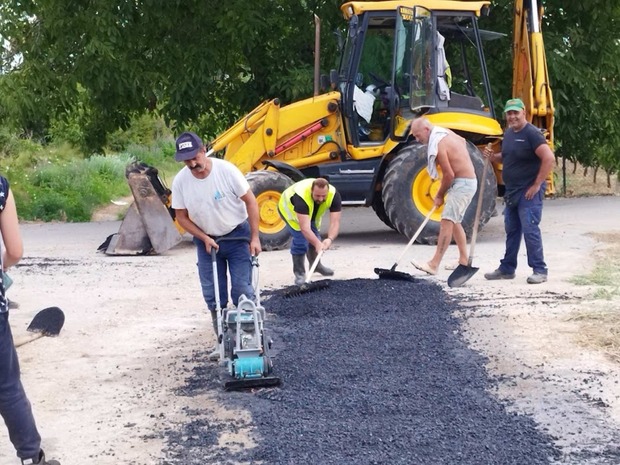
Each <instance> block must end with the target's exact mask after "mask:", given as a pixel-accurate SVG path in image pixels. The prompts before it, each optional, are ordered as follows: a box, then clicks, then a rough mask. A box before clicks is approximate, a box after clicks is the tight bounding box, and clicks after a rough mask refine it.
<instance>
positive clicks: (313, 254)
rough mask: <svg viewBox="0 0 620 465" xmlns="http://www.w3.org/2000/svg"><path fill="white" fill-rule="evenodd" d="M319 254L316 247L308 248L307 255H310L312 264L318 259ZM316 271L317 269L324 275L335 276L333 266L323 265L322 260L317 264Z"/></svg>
mask: <svg viewBox="0 0 620 465" xmlns="http://www.w3.org/2000/svg"><path fill="white" fill-rule="evenodd" d="M317 255H318V254H317V253H316V250H315V249H314V248H312V247H310V248H309V249H308V253H307V254H306V256H307V257H308V261H309V262H310V266H312V264H313V263H314V261H315V260H316V256H317ZM314 271H316V272H317V273H318V274H320V275H322V276H334V270H332V269H331V268H327V267H326V266H323V265H322V264H321V262H320V261H319V263H318V264H317V265H316V269H315V270H314Z"/></svg>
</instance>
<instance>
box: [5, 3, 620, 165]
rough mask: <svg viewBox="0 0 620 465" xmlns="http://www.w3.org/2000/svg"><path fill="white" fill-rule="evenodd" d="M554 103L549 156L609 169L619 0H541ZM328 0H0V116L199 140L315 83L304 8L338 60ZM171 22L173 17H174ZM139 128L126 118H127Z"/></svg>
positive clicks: (503, 24) (503, 23)
mask: <svg viewBox="0 0 620 465" xmlns="http://www.w3.org/2000/svg"><path fill="white" fill-rule="evenodd" d="M541 3H542V5H543V6H544V8H545V14H544V16H543V20H542V22H543V27H542V30H543V34H544V40H545V46H546V51H547V52H546V55H547V60H548V68H549V73H550V76H551V82H550V84H551V89H552V91H553V94H554V99H555V107H556V131H555V134H556V140H557V152H558V155H560V156H563V157H566V158H568V159H572V160H577V161H579V162H580V163H582V164H583V165H585V166H600V167H602V168H604V169H605V170H606V171H607V172H608V173H613V172H617V171H619V168H620V166H619V165H620V156H619V155H618V152H617V149H616V147H618V146H620V114H619V113H620V85H619V82H618V76H620V45H619V42H618V38H617V32H616V31H617V29H618V28H617V24H618V21H619V20H620V3H618V2H614V1H611V0H585V1H583V2H577V3H575V2H573V3H570V4H567V3H566V2H565V1H563V0H541ZM341 4H342V2H341V1H336V0H314V1H302V2H294V1H293V2H291V1H290V0H257V1H254V2H252V3H251V4H248V3H247V2H245V1H242V0H230V1H228V2H226V8H222V3H221V2H216V1H214V0H187V1H185V2H178V1H176V2H175V1H161V0H143V1H140V2H117V1H111V0H100V1H97V2H95V1H83V2H72V3H71V14H67V12H66V2H64V1H61V0H48V1H46V2H34V1H24V2H14V1H10V0H0V36H2V37H3V38H4V39H7V40H6V41H3V42H2V50H1V53H0V58H1V60H2V62H1V63H0V71H1V73H0V124H2V125H3V126H6V127H11V128H17V131H16V132H17V133H19V134H21V135H23V136H24V137H26V138H32V139H34V140H35V141H40V142H43V143H49V142H50V140H52V141H54V140H55V141H58V140H65V141H68V142H69V143H71V144H72V145H74V146H76V147H80V148H81V149H82V150H83V151H84V153H93V152H94V153H103V150H104V148H105V147H108V148H111V149H112V150H114V151H122V150H125V149H126V148H127V147H128V146H129V145H131V144H132V143H143V142H144V139H143V138H142V135H144V134H145V132H146V128H142V129H138V130H137V131H136V132H134V133H132V132H131V131H125V132H123V131H124V130H127V129H128V128H132V130H133V127H134V125H140V123H139V118H140V116H141V115H144V114H149V113H150V114H156V115H158V116H161V117H162V118H163V120H164V121H165V122H166V124H167V125H168V126H170V127H172V128H174V130H175V132H179V131H181V130H183V129H187V128H191V129H194V130H196V131H197V132H198V133H199V134H201V135H202V136H204V138H205V139H209V138H212V137H214V136H215V135H217V134H218V133H220V132H221V131H223V130H224V129H226V128H227V127H229V126H230V125H231V124H232V123H233V122H235V121H237V120H238V119H239V118H240V117H241V116H242V115H244V114H245V113H247V112H248V111H249V110H251V109H252V108H254V107H255V106H256V105H258V104H259V103H260V102H262V101H264V100H267V99H270V98H274V97H279V98H280V99H281V101H282V104H284V105H285V104H287V103H290V102H291V101H294V100H298V99H300V98H304V96H309V95H311V93H312V84H313V83H312V80H313V75H312V68H313V63H314V14H317V15H318V16H319V17H320V18H321V40H322V47H321V67H322V71H323V72H327V71H328V70H329V69H330V68H333V67H334V64H335V62H336V39H335V36H334V35H333V33H332V32H333V31H334V30H335V29H340V30H342V29H343V26H344V22H343V20H342V16H341V11H340V6H341ZM513 8H514V2H513V0H497V1H495V2H493V4H492V8H491V13H490V16H489V17H488V18H482V19H481V23H480V24H481V27H482V28H483V29H488V30H494V31H499V32H504V33H506V34H507V37H506V38H504V39H498V40H494V41H491V42H489V43H487V44H486V47H487V48H486V61H487V64H488V70H489V75H490V81H491V83H492V87H493V98H494V103H495V109H496V113H497V115H498V116H500V117H501V115H502V108H501V105H502V103H503V102H504V101H505V100H506V99H507V98H508V97H510V94H511V81H512V60H511V56H510V55H511V54H510V52H511V50H512V43H511V36H512V18H513ZM179 25H182V27H180V26H179ZM136 127H137V126H136Z"/></svg>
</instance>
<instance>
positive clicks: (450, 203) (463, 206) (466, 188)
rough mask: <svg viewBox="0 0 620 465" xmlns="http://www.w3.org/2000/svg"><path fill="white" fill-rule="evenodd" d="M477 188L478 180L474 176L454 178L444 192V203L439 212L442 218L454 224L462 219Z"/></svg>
mask: <svg viewBox="0 0 620 465" xmlns="http://www.w3.org/2000/svg"><path fill="white" fill-rule="evenodd" d="M477 190H478V182H477V181H476V179H474V178H456V179H455V180H454V181H453V182H452V185H451V186H450V189H448V192H447V193H446V197H447V198H446V203H445V205H444V206H443V212H442V214H441V219H442V220H450V221H452V222H453V223H454V224H459V223H460V222H461V221H463V216H465V212H466V211H467V207H469V204H470V203H471V199H473V198H474V195H475V194H476V191H477Z"/></svg>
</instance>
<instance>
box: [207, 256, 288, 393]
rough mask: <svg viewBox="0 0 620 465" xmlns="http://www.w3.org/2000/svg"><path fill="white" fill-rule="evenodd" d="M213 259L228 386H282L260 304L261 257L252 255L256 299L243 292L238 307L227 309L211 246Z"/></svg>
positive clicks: (234, 388) (223, 358)
mask: <svg viewBox="0 0 620 465" xmlns="http://www.w3.org/2000/svg"><path fill="white" fill-rule="evenodd" d="M211 258H212V261H213V284H214V286H215V302H216V311H217V327H218V347H219V351H220V365H223V366H226V367H227V368H228V374H229V375H230V378H231V379H229V380H228V381H226V382H225V384H224V388H225V389H226V390H227V391H234V390H242V389H250V388H259V387H271V386H278V385H279V384H280V378H278V377H277V376H274V375H273V374H272V373H273V362H272V360H271V357H270V355H269V351H270V349H271V344H272V341H271V339H269V337H268V336H267V333H266V331H265V308H264V307H263V306H262V305H261V303H260V290H259V287H258V258H257V257H252V281H253V284H254V289H255V294H256V301H252V300H251V299H248V298H247V297H246V296H245V295H241V296H240V297H239V302H237V306H236V307H232V308H225V309H222V308H221V302H220V295H219V283H218V277H217V276H218V275H217V263H216V251H215V249H211Z"/></svg>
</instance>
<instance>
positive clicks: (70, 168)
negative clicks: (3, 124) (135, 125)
mask: <svg viewBox="0 0 620 465" xmlns="http://www.w3.org/2000/svg"><path fill="white" fill-rule="evenodd" d="M0 142H2V145H1V146H0V173H1V174H2V175H4V176H5V177H7V179H8V180H9V182H10V185H11V190H12V191H13V195H14V196H15V202H16V204H17V211H18V215H19V217H20V220H22V221H71V222H80V221H90V219H91V217H92V215H93V212H95V211H96V210H97V209H98V208H100V207H101V206H102V205H108V204H110V201H111V200H113V199H116V198H123V197H128V196H130V195H131V193H130V190H129V186H128V184H127V180H126V178H125V168H126V167H127V165H128V164H129V163H131V162H133V161H141V162H144V163H147V164H149V165H152V166H155V167H156V168H158V170H159V172H160V177H161V178H162V180H163V181H164V182H167V178H169V179H172V176H173V174H174V173H176V171H177V170H178V169H179V166H178V163H176V162H175V161H174V156H173V155H174V140H173V139H172V138H171V137H170V136H168V137H161V138H159V139H157V140H154V141H152V142H151V143H150V144H149V145H138V144H129V145H128V146H127V148H126V149H125V150H124V151H122V152H120V153H110V154H107V155H93V156H90V157H88V158H84V157H83V156H82V155H81V154H80V153H79V152H78V151H77V150H76V149H74V148H72V147H71V146H70V145H69V144H67V143H60V144H51V145H48V146H41V145H39V144H36V143H34V142H32V141H30V140H28V139H19V138H17V137H10V136H6V134H5V135H4V137H3V138H2V140H1V141H0Z"/></svg>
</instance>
